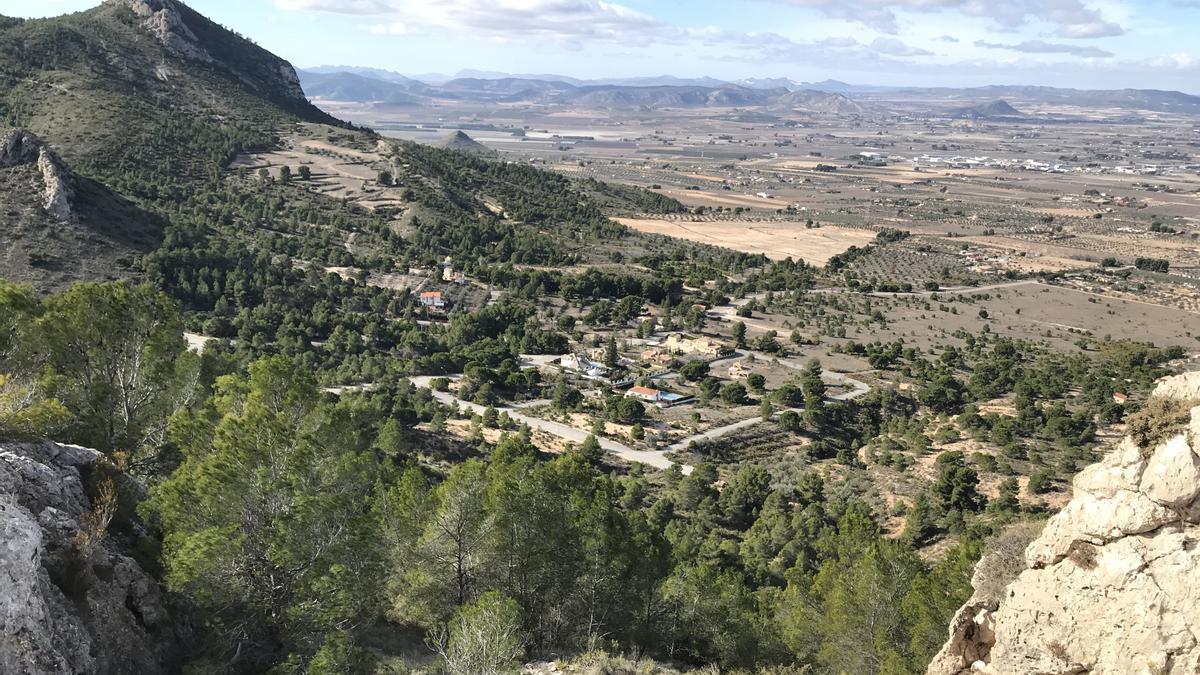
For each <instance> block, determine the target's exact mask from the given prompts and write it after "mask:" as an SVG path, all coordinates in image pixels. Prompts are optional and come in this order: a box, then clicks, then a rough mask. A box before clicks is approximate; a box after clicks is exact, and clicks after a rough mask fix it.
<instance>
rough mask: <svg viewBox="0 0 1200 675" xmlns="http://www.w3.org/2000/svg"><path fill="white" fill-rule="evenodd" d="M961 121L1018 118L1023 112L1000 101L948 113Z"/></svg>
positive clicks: (955, 109) (957, 109) (956, 109)
mask: <svg viewBox="0 0 1200 675" xmlns="http://www.w3.org/2000/svg"><path fill="white" fill-rule="evenodd" d="M948 114H949V115H950V116H951V117H956V118H959V119H990V118H993V117H1018V116H1020V115H1021V111H1020V110H1017V109H1016V108H1014V107H1012V106H1011V105H1009V104H1008V102H1007V101H1004V100H1001V99H998V100H995V101H991V102H989V103H980V104H979V105H972V106H966V107H962V108H954V109H952V110H950V111H949V113H948Z"/></svg>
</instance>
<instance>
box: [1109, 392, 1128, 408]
mask: <svg viewBox="0 0 1200 675" xmlns="http://www.w3.org/2000/svg"><path fill="white" fill-rule="evenodd" d="M1112 398H1113V403H1116V404H1118V405H1125V401H1128V400H1129V397H1128V396H1126V395H1125V394H1123V393H1121V392H1119V391H1114V392H1113V397H1112Z"/></svg>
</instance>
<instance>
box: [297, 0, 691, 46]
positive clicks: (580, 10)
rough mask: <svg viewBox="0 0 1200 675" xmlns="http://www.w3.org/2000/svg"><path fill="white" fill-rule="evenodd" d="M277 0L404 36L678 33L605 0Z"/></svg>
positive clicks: (568, 37)
mask: <svg viewBox="0 0 1200 675" xmlns="http://www.w3.org/2000/svg"><path fill="white" fill-rule="evenodd" d="M274 1H275V5H276V6H277V7H279V8H281V9H286V10H300V11H315V12H330V13H338V14H353V15H369V16H374V17H377V18H378V19H379V23H378V24H376V25H374V26H372V27H371V28H370V29H371V30H372V31H373V32H390V31H388V30H386V27H387V26H390V25H392V24H395V23H400V24H403V25H404V26H405V27H406V29H407V30H406V32H412V31H413V30H415V29H418V28H420V29H424V30H435V31H445V32H451V33H461V34H468V35H472V36H474V37H477V38H483V39H491V40H505V41H522V40H529V39H549V40H556V41H580V40H614V41H615V40H620V39H622V38H624V37H626V36H630V37H636V36H640V35H645V34H649V33H650V32H652V31H663V32H665V33H666V34H667V37H670V36H671V35H673V34H674V33H675V31H674V30H673V27H672V26H670V25H668V24H665V23H663V22H661V21H659V20H658V19H655V18H654V17H651V16H649V15H646V14H642V13H640V12H638V11H635V10H633V9H630V8H629V7H626V6H624V5H620V4H616V3H612V2H606V1H605V0H436V1H430V0H274ZM676 37H677V36H676Z"/></svg>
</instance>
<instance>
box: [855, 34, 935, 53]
mask: <svg viewBox="0 0 1200 675" xmlns="http://www.w3.org/2000/svg"><path fill="white" fill-rule="evenodd" d="M870 48H871V49H873V50H875V51H877V52H879V53H880V54H889V55H891V56H930V55H932V54H933V52H931V51H929V50H928V49H921V48H920V47H913V46H911V45H907V44H905V43H904V42H902V41H901V40H899V39H898V38H894V37H877V38H875V39H874V40H873V41H872V42H871V44H870Z"/></svg>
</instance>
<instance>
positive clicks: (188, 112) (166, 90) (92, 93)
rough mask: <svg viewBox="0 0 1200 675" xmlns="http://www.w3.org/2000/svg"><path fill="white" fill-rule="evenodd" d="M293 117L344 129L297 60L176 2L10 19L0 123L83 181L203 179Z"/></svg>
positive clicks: (150, 0) (141, 1)
mask: <svg viewBox="0 0 1200 675" xmlns="http://www.w3.org/2000/svg"><path fill="white" fill-rule="evenodd" d="M290 119H301V120H308V121H318V122H329V123H332V122H334V120H333V119H332V118H330V117H329V116H328V115H327V114H325V113H323V112H321V111H320V110H318V109H317V108H316V107H315V106H313V105H312V104H310V103H309V102H308V100H307V99H306V98H305V97H304V93H303V90H302V89H301V88H300V83H299V79H298V78H297V76H296V73H295V70H294V69H293V68H292V67H291V65H289V64H288V63H287V62H286V61H284V60H283V59H280V58H279V57H277V56H275V55H273V54H271V53H269V52H267V51H266V50H264V49H262V48H260V47H258V46H256V45H254V44H253V43H252V42H250V41H249V40H246V39H245V38H242V37H240V36H238V35H236V34H234V33H233V32H231V31H229V30H226V29H225V28H222V27H220V26H218V25H217V24H215V23H213V22H211V21H209V20H208V19H206V18H204V17H202V16H201V15H200V14H198V13H196V12H194V11H193V10H191V9H190V8H188V7H187V6H186V5H184V4H183V3H181V2H177V1H176V0H107V1H106V2H104V3H103V4H101V5H100V6H98V7H95V8H93V9H91V10H88V11H85V12H79V13H76V14H71V15H66V16H61V17H55V18H50V19H37V20H26V21H21V20H14V19H5V20H4V21H0V120H6V121H7V122H8V124H9V125H11V126H19V127H22V128H26V129H29V130H30V131H32V132H33V133H35V134H37V135H38V136H40V137H41V138H43V139H44V140H46V141H47V142H48V143H50V144H51V145H52V146H53V147H55V148H57V149H58V151H59V152H60V153H61V154H62V156H63V158H64V159H65V160H66V161H67V162H68V163H69V164H71V165H73V166H74V167H75V168H76V169H77V170H78V171H79V172H80V173H83V174H86V175H95V176H100V175H103V176H107V177H113V178H116V177H120V176H121V175H123V174H128V173H131V172H137V171H153V172H157V173H160V174H165V175H170V176H174V175H180V174H189V173H191V174H200V173H202V172H203V171H204V170H205V168H206V166H207V165H208V164H210V162H211V160H212V159H214V158H216V159H220V158H226V157H228V156H229V155H231V153H232V152H233V151H234V150H235V149H236V148H237V147H238V146H240V145H255V144H258V145H265V144H268V143H270V141H271V139H272V135H273V133H274V132H275V131H276V130H277V128H278V127H279V126H280V124H282V123H284V122H286V121H288V120H290Z"/></svg>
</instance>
